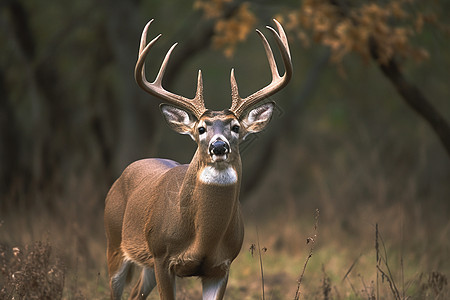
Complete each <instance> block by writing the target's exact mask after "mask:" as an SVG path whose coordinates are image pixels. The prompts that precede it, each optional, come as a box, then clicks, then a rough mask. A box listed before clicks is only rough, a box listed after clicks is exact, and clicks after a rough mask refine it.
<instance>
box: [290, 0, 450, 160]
mask: <svg viewBox="0 0 450 300" xmlns="http://www.w3.org/2000/svg"><path fill="white" fill-rule="evenodd" d="M414 2H416V1H414V0H389V1H378V2H373V1H353V0H304V1H302V2H301V5H300V8H299V9H298V10H294V11H291V12H289V13H287V14H286V19H287V20H286V23H287V24H286V26H287V27H288V28H290V29H291V30H293V31H295V32H296V33H297V36H298V37H299V38H300V39H302V40H303V41H304V43H305V44H309V43H310V40H311V39H312V40H313V41H314V42H317V43H320V44H322V45H325V46H328V47H329V48H330V49H331V60H332V61H333V62H334V63H336V64H337V65H338V66H339V67H340V68H342V62H343V59H344V57H345V56H346V55H348V54H350V53H357V54H359V55H360V56H361V57H362V59H363V60H364V61H366V62H367V61H368V60H369V59H373V60H374V61H375V62H376V63H377V65H378V66H379V68H380V69H381V71H382V72H383V74H384V75H385V76H386V77H387V78H388V79H389V80H390V81H391V82H392V84H393V85H394V86H395V88H396V89H397V91H398V93H399V94H400V95H401V97H402V98H403V99H404V100H405V102H406V103H407V105H409V106H410V108H412V109H413V110H414V111H416V112H417V113H418V114H419V115H420V116H421V117H422V118H424V119H425V121H426V122H428V124H429V125H430V126H431V127H432V128H433V130H434V131H435V132H436V134H437V135H438V137H439V138H440V140H441V142H442V144H443V146H444V147H445V149H446V150H447V153H448V154H449V155H450V125H449V123H448V121H447V120H445V118H444V116H443V115H442V114H441V113H440V112H439V109H436V108H435V107H434V105H433V103H432V102H430V101H429V100H428V99H427V98H426V97H425V95H424V94H423V93H422V92H421V90H420V87H419V86H418V85H415V84H413V83H411V82H410V81H408V80H407V79H406V78H405V76H404V74H403V71H402V69H401V67H400V64H401V63H400V62H404V61H405V60H409V59H412V60H414V61H416V62H420V61H422V60H424V59H426V58H428V55H429V54H428V52H427V50H426V49H425V48H424V47H423V46H417V45H415V44H414V42H413V38H414V37H415V36H416V35H419V34H420V33H421V32H422V30H423V26H424V25H425V23H428V24H431V25H433V26H435V27H437V28H438V29H439V30H442V31H444V32H446V33H447V34H449V33H450V27H449V26H448V25H446V24H444V23H443V22H441V21H440V20H439V17H438V14H437V13H436V12H423V11H417V10H414V9H411V8H412V7H413V4H414ZM433 4H434V5H435V9H436V10H439V9H440V5H443V4H441V3H439V2H434V3H433ZM341 70H342V69H341Z"/></svg>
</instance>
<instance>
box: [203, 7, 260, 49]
mask: <svg viewBox="0 0 450 300" xmlns="http://www.w3.org/2000/svg"><path fill="white" fill-rule="evenodd" d="M229 2H231V0H215V1H202V0H197V1H196V2H195V4H194V7H195V8H197V9H201V10H202V11H203V15H204V17H205V18H207V19H210V18H214V19H216V20H215V22H216V24H215V27H214V37H213V39H212V44H213V46H214V47H215V48H216V49H221V50H223V53H224V55H225V56H226V57H228V58H230V57H231V56H233V54H234V50H235V49H236V45H237V44H238V43H241V42H243V41H245V40H246V39H247V36H248V34H249V33H250V32H252V31H253V29H254V27H255V23H256V16H255V15H254V14H253V13H252V11H251V10H250V9H249V4H248V3H243V4H240V5H239V6H238V8H237V10H236V12H235V13H234V14H233V15H232V16H231V17H230V18H224V17H223V14H222V12H223V10H224V5H225V4H226V3H229Z"/></svg>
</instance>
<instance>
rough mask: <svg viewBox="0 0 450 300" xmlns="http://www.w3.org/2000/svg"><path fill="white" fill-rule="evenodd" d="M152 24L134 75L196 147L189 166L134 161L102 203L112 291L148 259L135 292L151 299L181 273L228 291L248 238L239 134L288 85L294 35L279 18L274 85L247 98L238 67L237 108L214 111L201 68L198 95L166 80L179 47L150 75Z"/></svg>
mask: <svg viewBox="0 0 450 300" xmlns="http://www.w3.org/2000/svg"><path fill="white" fill-rule="evenodd" d="M150 23H151V22H149V24H147V26H146V27H145V29H144V32H143V35H142V36H143V37H142V39H141V47H140V51H139V59H138V63H137V64H136V73H135V76H136V80H137V81H138V84H139V85H140V86H141V87H142V88H143V89H144V90H146V91H147V92H149V93H151V94H153V95H156V96H158V97H160V98H162V99H163V100H165V101H166V102H168V103H169V104H163V105H161V111H162V114H163V116H164V117H165V119H166V121H167V123H168V125H169V126H170V127H171V128H172V129H173V130H175V131H176V132H178V133H180V134H188V135H190V136H191V137H192V139H193V140H194V141H195V142H196V143H197V145H198V148H197V151H196V152H195V154H194V157H193V158H192V160H191V162H190V163H189V164H187V165H181V164H179V163H177V162H175V161H172V160H167V159H143V160H139V161H137V162H134V163H132V164H131V165H130V166H128V167H127V168H126V169H125V171H124V172H123V173H122V175H121V176H120V177H119V178H118V179H117V180H116V182H115V183H114V184H113V186H112V187H111V189H110V191H109V193H108V195H107V197H106V201H105V231H106V237H107V259H108V271H109V276H110V286H111V299H121V296H122V292H123V288H124V285H125V282H126V279H127V277H128V276H129V274H130V270H131V267H132V266H133V265H137V266H140V267H142V273H141V276H140V279H139V281H138V282H137V284H136V285H135V287H134V289H133V290H132V292H131V295H130V299H145V298H146V297H147V296H148V294H149V293H150V292H151V291H152V289H153V288H154V287H155V286H158V291H159V294H160V297H161V299H175V277H176V276H179V277H186V276H199V277H200V278H201V279H202V285H203V299H217V300H218V299H222V298H223V295H224V293H225V288H226V284H227V280H228V273H229V268H230V265H231V262H232V261H233V260H234V259H235V258H236V256H237V255H238V253H239V251H240V249H241V246H242V241H243V236H244V226H243V221H242V216H241V211H240V204H239V189H240V184H241V176H242V175H241V174H242V170H241V168H242V167H241V158H240V154H239V142H240V141H242V140H243V139H244V138H245V137H246V136H247V135H248V134H250V133H254V132H259V131H261V130H263V129H264V127H265V126H266V125H267V124H268V123H269V121H270V117H271V115H272V111H273V103H266V104H263V105H260V106H258V107H256V108H253V109H251V110H250V111H247V108H249V107H250V105H252V106H253V105H254V104H256V102H257V101H260V100H261V99H262V98H265V97H266V96H267V95H268V94H270V93H273V92H275V91H276V90H278V89H280V88H281V87H283V86H284V85H285V84H286V83H287V80H288V79H289V77H290V75H291V73H292V66H291V65H290V56H289V51H288V50H289V48H288V46H287V39H286V37H285V35H284V31H282V28H281V25H279V24H278V23H276V24H277V26H278V29H279V30H280V28H281V30H280V35H281V37H280V36H278V34H277V33H276V32H275V31H274V30H273V29H272V31H273V32H274V33H275V35H276V36H278V39H279V40H277V42H278V44H279V47H281V48H284V52H283V51H281V52H282V56H283V61H284V63H285V68H286V74H285V75H284V76H283V77H281V76H279V75H278V72H277V70H276V65H275V62H274V60H273V55H272V54H271V50H270V47H269V46H268V44H267V41H265V38H263V42H265V43H264V46H265V48H266V53H267V56H268V58H269V63H270V66H271V70H272V75H273V78H274V79H273V81H272V83H271V84H270V85H269V86H268V87H266V88H265V89H266V91H265V90H264V89H263V90H262V91H263V93H261V91H259V92H257V93H255V94H253V95H251V96H249V97H247V98H245V99H241V98H240V97H239V94H238V91H237V85H236V81H235V79H234V73H233V71H232V75H231V83H232V96H233V105H232V108H231V109H229V110H224V111H211V110H207V109H206V108H205V107H204V104H203V98H202V79H201V72H199V76H198V84H197V93H196V97H195V98H194V99H192V100H190V99H186V98H184V97H182V96H178V95H174V94H172V93H170V92H168V91H166V90H164V89H163V88H162V86H161V81H162V76H163V74H164V70H165V66H166V64H167V61H168V58H169V56H170V53H171V51H172V49H173V47H172V48H171V49H170V50H169V52H168V54H167V55H166V58H165V60H164V62H163V65H162V67H161V70H160V72H159V74H158V76H157V78H156V80H155V82H153V83H149V82H147V81H146V79H145V75H144V70H143V64H144V63H143V61H144V59H145V56H146V55H147V53H148V50H149V49H150V48H151V47H152V45H153V44H154V43H155V42H156V40H157V39H158V38H159V37H157V38H155V39H154V40H152V41H151V42H150V43H149V44H148V45H147V46H145V43H146V41H145V40H146V34H147V29H148V26H149V25H150ZM260 35H261V36H262V34H260ZM262 37H263V36H262ZM281 50H283V49H281ZM269 51H270V53H269ZM275 72H276V74H275ZM267 88H269V89H268V90H267ZM255 95H256V96H255ZM247 100H248V101H247ZM172 104H174V105H172Z"/></svg>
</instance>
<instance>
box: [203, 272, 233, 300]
mask: <svg viewBox="0 0 450 300" xmlns="http://www.w3.org/2000/svg"><path fill="white" fill-rule="evenodd" d="M227 282H228V272H227V273H226V274H225V276H223V277H203V278H202V288H203V300H221V299H222V298H223V295H224V294H225V288H226V287H227Z"/></svg>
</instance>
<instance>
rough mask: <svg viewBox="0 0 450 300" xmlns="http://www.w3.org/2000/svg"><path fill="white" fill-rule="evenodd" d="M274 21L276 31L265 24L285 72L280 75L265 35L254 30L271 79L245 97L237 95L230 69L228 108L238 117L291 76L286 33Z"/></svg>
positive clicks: (291, 69) (276, 89) (282, 85)
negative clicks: (260, 42) (258, 38)
mask: <svg viewBox="0 0 450 300" xmlns="http://www.w3.org/2000/svg"><path fill="white" fill-rule="evenodd" d="M273 21H274V23H275V26H276V27H277V29H278V32H277V31H276V30H275V29H273V28H272V27H270V26H266V27H267V28H268V29H269V30H270V31H271V32H272V34H273V36H274V39H275V41H276V43H277V46H278V48H279V49H280V52H281V57H282V59H283V64H284V69H285V72H284V74H283V76H280V74H279V72H278V67H277V64H276V62H275V58H274V56H273V52H272V49H271V47H270V45H269V43H268V42H267V39H266V37H265V36H264V34H262V33H261V32H260V31H259V30H256V32H257V33H258V35H259V36H260V38H261V40H262V43H263V46H264V50H265V52H266V56H267V60H268V61H269V66H270V71H271V73H272V81H271V83H270V84H269V85H267V86H265V87H264V88H262V89H260V90H259V91H256V92H255V93H253V94H251V95H250V96H248V97H246V98H241V97H240V96H239V90H238V86H237V83H236V78H235V77H234V69H232V70H231V76H230V81H231V97H232V104H231V108H230V110H231V111H232V112H233V113H234V114H235V115H236V116H237V117H239V116H240V115H241V114H242V113H243V112H244V111H245V110H246V109H248V108H249V107H251V106H253V105H255V104H257V103H258V102H260V101H262V100H264V99H266V98H267V97H269V96H271V95H273V94H274V93H276V92H278V91H279V90H281V89H282V88H283V87H285V86H286V85H287V84H288V82H289V80H290V79H291V78H292V73H293V68H292V61H291V53H290V50H289V43H288V40H287V36H286V33H285V32H284V29H283V27H282V26H281V24H280V23H279V22H278V21H277V20H275V19H274V20H273Z"/></svg>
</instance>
